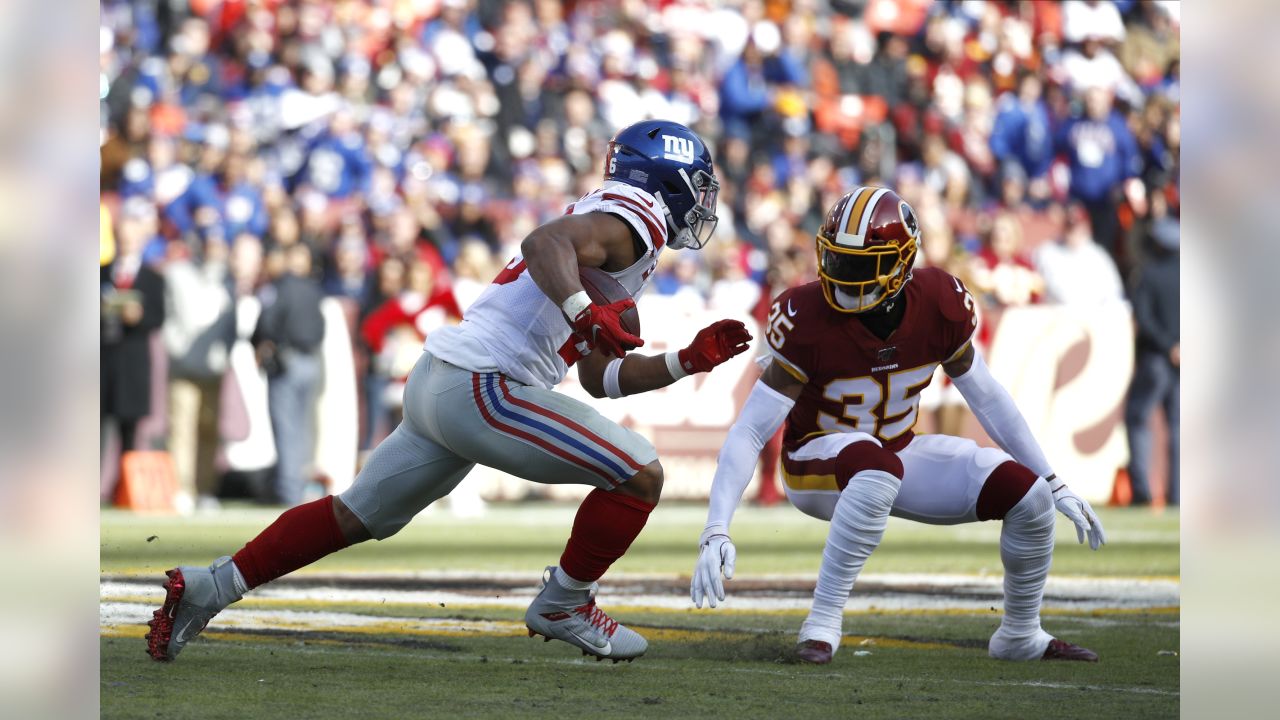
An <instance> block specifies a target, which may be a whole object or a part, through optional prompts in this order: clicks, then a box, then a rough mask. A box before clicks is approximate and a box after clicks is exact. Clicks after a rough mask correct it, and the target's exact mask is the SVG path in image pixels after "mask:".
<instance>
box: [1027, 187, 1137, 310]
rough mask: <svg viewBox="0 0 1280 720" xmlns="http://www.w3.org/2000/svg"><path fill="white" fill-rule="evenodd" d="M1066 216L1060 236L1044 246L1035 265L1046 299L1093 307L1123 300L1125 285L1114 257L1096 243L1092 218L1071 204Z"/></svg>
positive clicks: (1037, 252) (1036, 255)
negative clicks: (1090, 224)
mask: <svg viewBox="0 0 1280 720" xmlns="http://www.w3.org/2000/svg"><path fill="white" fill-rule="evenodd" d="M1059 212H1060V213H1061V214H1062V215H1063V222H1064V225H1065V226H1064V227H1063V231H1062V233H1061V236H1060V237H1059V238H1058V239H1057V240H1056V241H1053V242H1048V243H1045V244H1043V245H1041V246H1040V247H1039V248H1038V249H1037V250H1036V253H1035V266H1036V270H1037V271H1038V272H1039V273H1040V276H1041V277H1043V278H1044V288H1045V289H1044V294H1045V300H1047V301H1048V302H1051V303H1060V304H1063V305H1074V306H1077V307H1091V306H1097V305H1101V304H1104V303H1110V302H1120V301H1122V300H1124V284H1123V283H1122V282H1121V281H1120V273H1119V272H1118V271H1117V270H1116V264H1115V262H1113V261H1112V260H1111V256H1110V255H1108V254H1107V253H1106V251H1105V250H1103V249H1102V248H1101V246H1099V245H1098V244H1097V243H1096V242H1094V241H1093V233H1092V232H1091V231H1090V228H1089V215H1088V213H1087V212H1085V209H1084V208H1083V207H1082V206H1081V205H1079V204H1078V203H1072V204H1071V205H1070V206H1068V207H1067V209H1066V211H1065V212H1062V211H1061V210H1059Z"/></svg>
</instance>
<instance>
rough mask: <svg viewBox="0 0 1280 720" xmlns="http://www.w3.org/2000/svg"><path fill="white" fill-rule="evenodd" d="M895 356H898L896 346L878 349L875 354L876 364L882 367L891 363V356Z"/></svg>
mask: <svg viewBox="0 0 1280 720" xmlns="http://www.w3.org/2000/svg"><path fill="white" fill-rule="evenodd" d="M897 354H898V347H897V346H896V345H890V346H889V347H883V348H880V350H879V351H878V352H876V362H878V363H880V364H882V365H883V364H885V363H890V362H893V356H894V355H897Z"/></svg>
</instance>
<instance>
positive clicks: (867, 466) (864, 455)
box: [836, 440, 903, 490]
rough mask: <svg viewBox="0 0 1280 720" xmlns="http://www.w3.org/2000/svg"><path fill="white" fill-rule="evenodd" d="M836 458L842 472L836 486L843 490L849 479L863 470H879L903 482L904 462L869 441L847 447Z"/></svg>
mask: <svg viewBox="0 0 1280 720" xmlns="http://www.w3.org/2000/svg"><path fill="white" fill-rule="evenodd" d="M836 457H837V460H838V462H839V467H840V470H841V472H840V474H839V475H838V476H837V478H836V485H837V486H838V487H839V488H840V489H841V490H844V488H845V486H846V485H848V484H849V478H851V477H853V476H854V475H856V474H858V473H860V472H862V471H863V470H879V471H880V472H883V473H887V474H889V475H892V476H894V477H895V478H897V479H898V480H902V474H903V471H902V460H901V459H899V458H898V456H897V455H896V454H895V453H893V452H891V451H889V450H886V449H884V448H883V447H881V446H880V445H879V444H877V443H874V442H871V441H869V440H863V441H859V442H855V443H850V444H848V445H846V446H845V447H844V449H842V450H841V451H840V454H839V455H837V456H836Z"/></svg>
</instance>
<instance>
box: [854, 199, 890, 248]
mask: <svg viewBox="0 0 1280 720" xmlns="http://www.w3.org/2000/svg"><path fill="white" fill-rule="evenodd" d="M888 192H889V188H879V189H877V190H876V191H875V193H874V194H872V195H871V196H870V198H869V199H868V200H867V205H866V208H865V209H864V210H863V211H862V215H860V216H859V219H858V237H860V238H865V237H866V236H867V226H868V225H870V224H871V216H872V215H875V214H876V204H877V203H879V202H880V198H882V197H884V196H885V195H886V194H888Z"/></svg>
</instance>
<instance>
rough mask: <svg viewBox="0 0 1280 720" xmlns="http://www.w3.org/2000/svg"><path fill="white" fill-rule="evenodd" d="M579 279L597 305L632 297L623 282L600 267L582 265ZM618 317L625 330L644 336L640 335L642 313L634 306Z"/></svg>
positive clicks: (579, 270) (579, 269) (637, 335)
mask: <svg viewBox="0 0 1280 720" xmlns="http://www.w3.org/2000/svg"><path fill="white" fill-rule="evenodd" d="M578 279H579V280H581V281H582V289H583V290H586V291H587V296H588V297H590V298H591V302H593V303H595V304H597V305H608V304H609V303H615V302H618V301H619V300H626V299H627V298H629V297H631V293H629V292H627V289H626V288H624V287H622V283H620V282H618V281H617V280H616V279H615V278H614V277H613V276H612V275H610V274H609V273H607V272H605V271H604V270H601V269H600V268H594V267H580V268H578ZM618 317H619V318H620V319H621V320H622V328H623V329H624V330H626V331H627V332H629V333H631V334H632V335H635V336H636V337H643V336H642V335H640V313H639V312H637V311H636V309H635V308H634V307H632V308H628V309H627V310H626V311H625V312H623V313H622V314H621V315H619V316H618Z"/></svg>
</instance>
